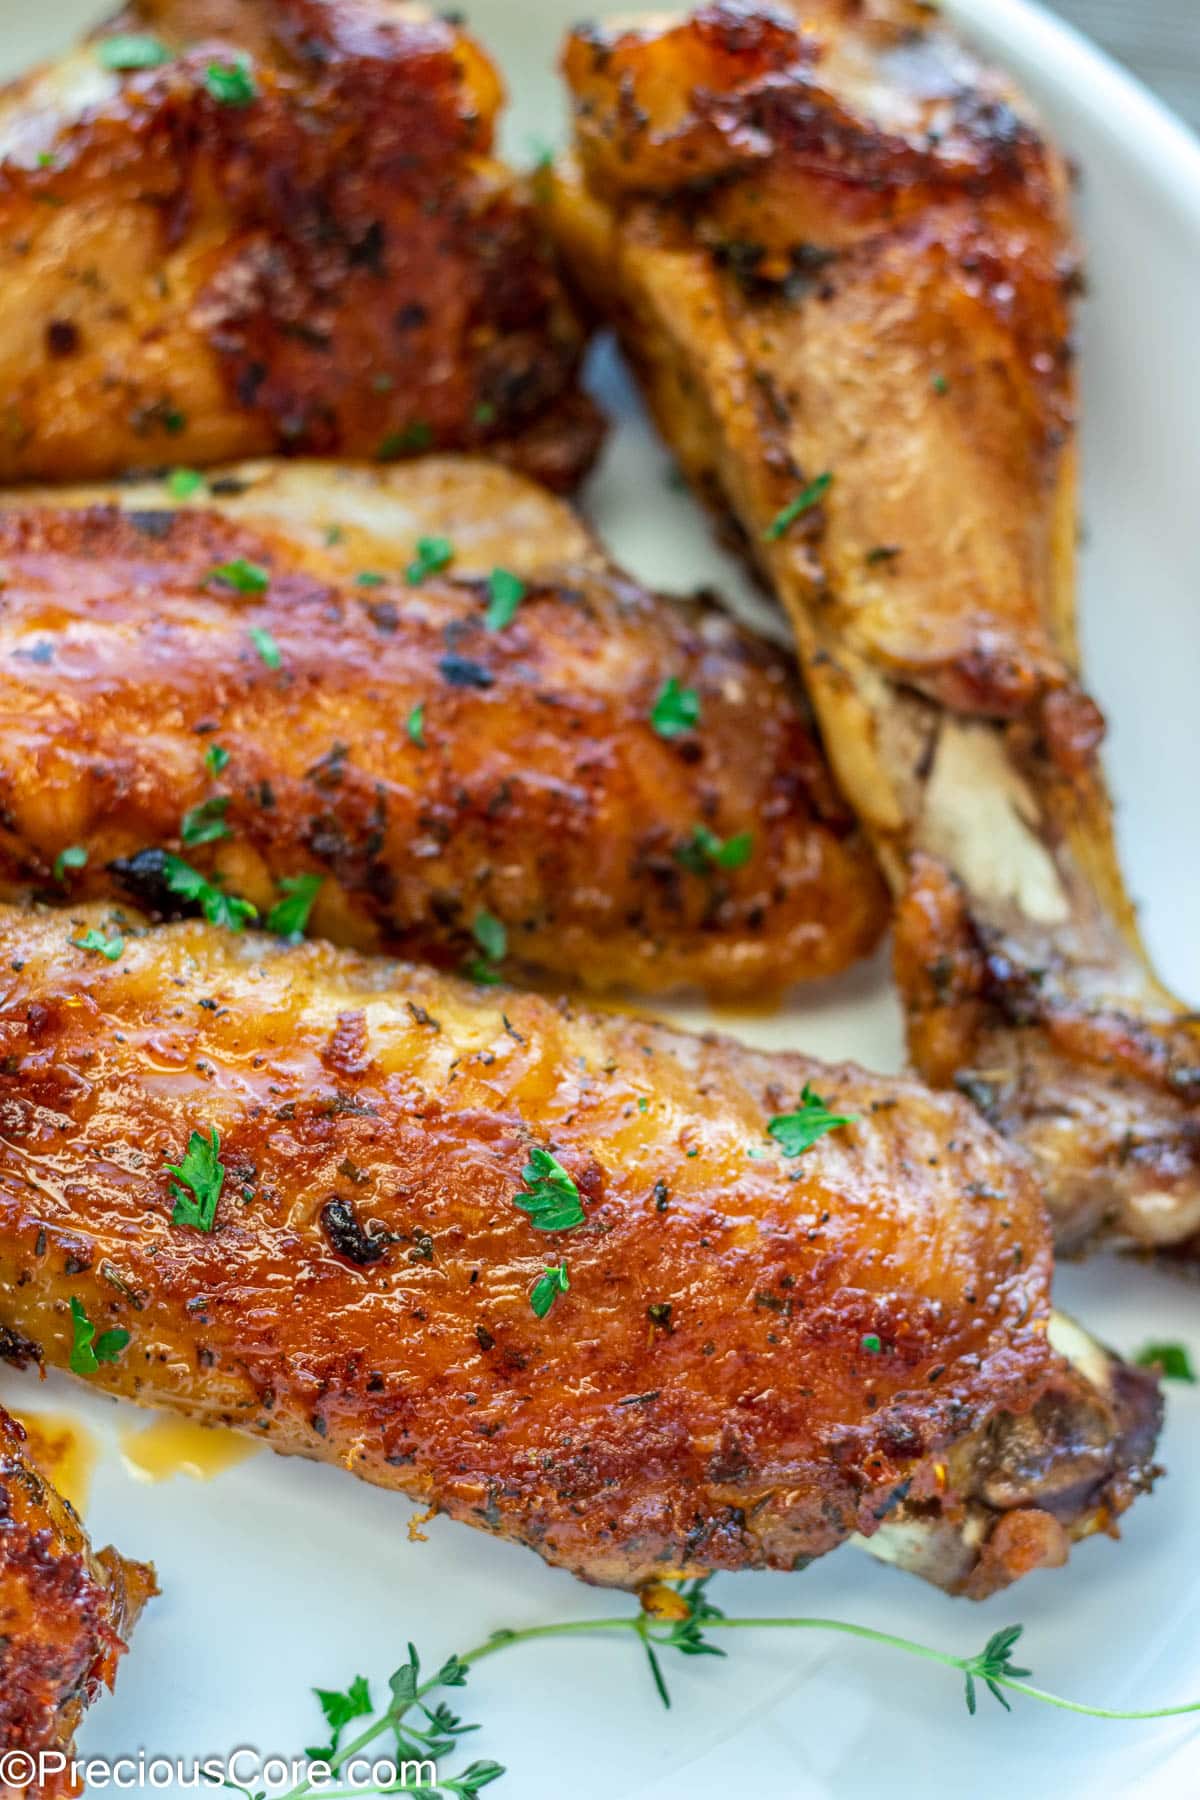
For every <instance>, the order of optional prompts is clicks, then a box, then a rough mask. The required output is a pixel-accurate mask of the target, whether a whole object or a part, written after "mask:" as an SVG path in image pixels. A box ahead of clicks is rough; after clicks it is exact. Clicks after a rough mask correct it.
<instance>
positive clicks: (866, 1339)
mask: <svg viewBox="0 0 1200 1800" xmlns="http://www.w3.org/2000/svg"><path fill="white" fill-rule="evenodd" d="M859 1348H860V1349H862V1350H864V1351H865V1352H866V1354H867V1355H868V1356H878V1355H879V1353H880V1351H881V1350H882V1349H883V1339H882V1338H881V1337H879V1336H878V1334H877V1333H876V1332H874V1331H864V1332H863V1334H862V1337H861V1338H860V1339H859Z"/></svg>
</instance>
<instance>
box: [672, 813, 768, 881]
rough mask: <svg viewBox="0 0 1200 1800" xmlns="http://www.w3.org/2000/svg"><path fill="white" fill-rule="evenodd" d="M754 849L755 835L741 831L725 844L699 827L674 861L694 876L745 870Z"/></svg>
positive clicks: (677, 852) (676, 851)
mask: <svg viewBox="0 0 1200 1800" xmlns="http://www.w3.org/2000/svg"><path fill="white" fill-rule="evenodd" d="M753 849H754V835H753V833H752V832H749V831H739V832H738V833H737V834H736V836H734V837H731V838H725V839H724V840H722V839H721V838H719V837H718V836H717V834H716V833H715V832H714V831H710V830H709V828H708V826H707V825H697V826H696V828H695V830H694V831H693V832H692V835H691V837H690V838H689V839H688V840H687V842H686V843H683V844H679V845H677V846H676V850H675V860H676V862H677V863H681V864H682V865H683V867H684V868H685V869H689V870H690V871H691V872H692V874H693V875H703V874H705V873H706V872H707V871H708V870H709V869H741V868H744V866H745V865H746V863H748V862H749V861H750V855H751V852H752V851H753Z"/></svg>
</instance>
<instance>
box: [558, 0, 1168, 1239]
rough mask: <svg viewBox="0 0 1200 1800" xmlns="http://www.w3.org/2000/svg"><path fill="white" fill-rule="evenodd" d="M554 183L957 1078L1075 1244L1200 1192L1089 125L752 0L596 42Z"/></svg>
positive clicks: (1158, 1215) (914, 36)
mask: <svg viewBox="0 0 1200 1800" xmlns="http://www.w3.org/2000/svg"><path fill="white" fill-rule="evenodd" d="M564 63H565V71H566V76H567V80H568V83H569V86H570V89H571V94H572V100H573V104H574V109H575V126H576V152H577V161H576V162H575V163H570V162H568V163H565V164H564V165H563V167H562V169H561V171H560V174H559V179H558V181H557V183H556V186H555V191H554V196H553V200H552V203H551V207H550V216H551V218H552V220H553V223H554V226H555V230H556V232H557V235H558V238H559V241H560V244H561V245H562V247H563V249H564V252H565V254H566V256H567V259H568V261H569V262H570V263H571V264H572V266H573V267H574V269H575V272H576V276H577V280H578V285H579V288H580V291H581V293H583V294H586V295H587V297H588V299H589V301H590V303H591V304H592V305H593V306H595V307H597V308H598V309H599V310H600V311H602V312H604V313H605V314H607V315H608V316H609V317H611V318H612V319H613V320H614V322H615V323H616V325H617V327H618V330H619V331H620V333H621V335H622V338H623V341H624V343H625V345H626V347H627V349H628V350H629V352H630V354H631V356H632V358H633V360H634V361H635V363H636V364H637V366H638V368H639V372H640V374H641V377H642V381H643V385H644V389H645V392H646V395H647V398H648V400H649V402H650V405H651V407H652V409H653V411H654V413H655V415H656V417H657V419H658V422H659V424H660V426H661V427H662V429H663V431H664V433H665V435H666V436H667V438H668V439H669V440H670V442H671V444H672V446H673V448H674V449H675V451H676V453H677V455H678V457H679V460H680V463H681V465H682V466H683V467H684V469H685V470H686V471H687V473H688V475H689V477H690V479H691V480H692V482H693V483H694V485H695V486H696V488H697V490H698V491H699V492H700V494H701V495H702V496H703V497H704V498H705V499H707V500H708V501H709V502H710V504H711V505H713V507H714V508H715V509H716V511H717V513H718V515H719V516H720V518H721V521H722V523H723V524H724V525H726V526H727V527H728V528H730V529H731V530H732V532H733V533H734V535H735V537H736V538H737V541H738V542H739V543H740V544H741V546H742V548H743V549H744V550H745V552H746V554H747V555H748V556H749V557H750V558H751V559H752V560H753V562H754V563H755V564H756V566H757V567H758V569H759V570H760V571H761V573H762V574H763V575H764V577H765V579H766V580H767V582H768V583H769V584H770V585H771V586H772V587H773V589H774V590H775V592H776V593H777V594H778V596H779V598H780V600H781V601H782V602H783V604H784V606H785V607H786V609H787V611H788V614H789V617H790V618H791V621H792V623H793V625H794V627H795V630H796V636H797V643H798V647H799V650H800V653H801V658H802V666H803V670H804V676H805V681H806V683H807V685H808V688H809V691H810V692H811V694H812V696H813V700H814V703H815V706H816V711H817V715H818V719H819V722H820V726H821V731H822V736H823V739H824V742H825V745H826V748H827V751H828V754H829V756H830V760H831V763H832V765H833V768H834V770H835V772H836V774H837V777H838V780H839V781H840V783H841V785H842V789H843V791H844V793H845V794H846V796H847V798H848V799H849V800H850V802H851V804H852V805H853V807H854V809H855V811H856V812H857V814H858V816H859V817H860V818H861V819H862V821H863V823H864V825H865V826H866V828H867V829H868V831H869V832H870V834H871V837H872V839H873V841H874V843H875V846H876V849H877V851H878V853H879V856H880V860H881V862H882V864H883V867H884V869H885V871H886V873H887V875H888V877H889V879H890V881H891V883H892V886H893V888H894V890H895V893H896V895H897V897H898V900H899V902H900V910H899V915H898V933H897V945H898V954H897V973H898V976H899V980H900V985H901V988H902V991H903V994H904V999H905V1004H906V1011H907V1014H908V1022H909V1042H910V1049H911V1052H912V1055H913V1058H914V1061H915V1063H916V1065H917V1067H918V1068H919V1069H920V1071H921V1073H922V1074H923V1075H924V1076H925V1077H926V1079H928V1080H931V1081H934V1082H937V1083H939V1084H946V1085H958V1086H959V1087H960V1088H961V1089H962V1091H964V1092H966V1093H967V1094H969V1095H970V1096H971V1097H972V1098H973V1099H974V1100H975V1101H976V1103H977V1104H979V1105H980V1106H982V1107H983V1108H984V1110H985V1111H986V1113H987V1116H988V1118H989V1119H990V1120H991V1121H992V1122H993V1123H994V1124H996V1125H997V1126H998V1127H999V1128H1000V1129H1001V1130H1002V1131H1004V1132H1005V1133H1007V1134H1009V1135H1011V1136H1012V1137H1013V1138H1014V1139H1015V1140H1016V1141H1018V1142H1019V1143H1021V1144H1022V1145H1024V1146H1025V1147H1026V1148H1027V1149H1029V1150H1030V1151H1031V1152H1032V1153H1033V1154H1034V1156H1035V1158H1036V1159H1037V1162H1038V1165H1039V1168H1040V1171H1041V1175H1042V1178H1043V1181H1044V1183H1045V1186H1046V1192H1047V1197H1048V1199H1049V1202H1050V1205H1051V1207H1052V1209H1053V1211H1054V1216H1055V1223H1056V1229H1057V1233H1058V1238H1059V1241H1060V1243H1062V1244H1064V1245H1069V1246H1075V1245H1078V1244H1080V1243H1081V1242H1083V1241H1085V1240H1087V1239H1089V1238H1091V1237H1094V1236H1096V1235H1098V1234H1102V1235H1108V1236H1111V1237H1113V1238H1116V1239H1118V1240H1120V1241H1125V1242H1134V1243H1140V1244H1159V1245H1161V1244H1171V1243H1178V1242H1180V1241H1182V1240H1184V1239H1186V1238H1187V1237H1189V1236H1190V1235H1191V1234H1192V1233H1194V1232H1195V1231H1196V1230H1197V1227H1198V1226H1200V1026H1198V1025H1197V1022H1196V1019H1195V1017H1194V1015H1191V1014H1189V1013H1188V1012H1187V1010H1186V1009H1185V1008H1184V1007H1182V1006H1181V1005H1180V1004H1179V1003H1178V1002H1176V1001H1175V1000H1174V999H1173V997H1172V996H1171V995H1170V994H1168V993H1166V992H1165V991H1164V989H1163V988H1162V986H1161V984H1160V983H1159V982H1158V980H1157V979H1156V977H1155V974H1154V971H1153V970H1152V969H1151V967H1150V964H1149V961H1148V959H1147V957H1146V955H1145V951H1144V949H1143V947H1142V945H1141V942H1140V939H1139V937H1138V931H1137V923H1136V919H1135V916H1134V910H1133V907H1132V904H1131V902H1130V900H1129V896H1128V894H1127V892H1126V890H1125V887H1124V884H1123V881H1122V877H1121V872H1120V869H1119V867H1118V863H1117V858H1116V852H1115V847H1114V841H1113V835H1112V828H1111V818H1110V805H1109V799H1108V795H1107V791H1106V788H1105V785H1104V777H1103V771H1102V769H1101V766H1100V762H1099V758H1098V746H1099V742H1100V738H1101V735H1102V732H1103V720H1102V718H1101V716H1100V714H1099V712H1098V710H1097V708H1096V707H1095V705H1094V703H1093V702H1092V701H1091V700H1090V698H1089V697H1088V696H1087V695H1086V693H1085V692H1084V691H1083V690H1082V688H1081V685H1080V677H1079V668H1078V655H1077V647H1076V632H1075V570H1074V540H1075V533H1076V480H1075V463H1076V455H1075V414H1076V384H1075V371H1074V363H1073V344H1072V328H1073V317H1072V299H1073V296H1074V294H1075V292H1076V290H1077V288H1078V284H1079V281H1078V274H1079V259H1078V253H1077V250H1076V246H1075V244H1074V242H1073V238H1072V234H1071V227H1070V221H1069V217H1068V186H1069V183H1068V175H1067V169H1066V165H1065V163H1064V160H1063V158H1062V157H1061V155H1060V154H1059V153H1058V151H1057V150H1056V149H1055V147H1054V145H1053V143H1052V142H1051V141H1050V139H1049V137H1048V136H1047V134H1046V133H1045V132H1044V131H1043V129H1042V128H1041V126H1040V124H1039V123H1038V121H1037V119H1036V117H1035V116H1034V115H1033V113H1032V111H1031V109H1030V108H1029V107H1028V105H1027V103H1026V102H1025V100H1024V99H1023V97H1022V96H1021V95H1020V94H1019V93H1017V92H1016V91H1015V90H1014V89H1013V87H1012V86H1011V84H1010V83H1009V82H1008V81H1007V80H1006V79H1005V78H1004V77H1003V76H1001V75H1000V74H998V73H997V72H996V71H995V70H993V69H989V68H988V67H986V66H985V65H984V64H982V63H981V62H980V61H979V60H978V59H977V58H976V57H975V56H973V55H972V54H971V52H970V51H969V50H968V49H967V48H966V47H965V46H964V45H963V44H962V42H961V41H960V40H959V39H958V38H957V37H956V36H955V35H954V34H953V32H952V31H951V30H950V29H949V28H948V27H947V26H946V25H945V24H944V23H943V22H942V21H941V19H940V18H939V17H938V16H937V13H936V10H935V9H933V8H930V7H926V6H921V5H917V4H912V3H911V0H807V3H806V4H805V5H804V6H803V7H800V6H795V7H793V6H789V5H786V4H770V5H768V4H755V3H753V0H724V3H721V0H718V3H717V4H712V5H706V6H701V7H698V8H697V9H696V10H695V11H694V12H693V13H691V14H690V15H689V16H687V17H680V16H672V17H659V16H654V17H649V18H647V19H645V20H641V21H639V20H636V19H635V20H630V19H627V18H619V19H617V20H615V21H614V22H613V23H612V24H611V25H609V26H606V25H599V26H584V27H580V28H579V29H578V30H577V31H576V32H574V33H573V34H572V35H571V37H570V38H569V40H568V43H567V47H566V51H565V57H564Z"/></svg>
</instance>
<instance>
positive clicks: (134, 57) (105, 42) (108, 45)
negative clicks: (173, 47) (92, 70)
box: [96, 31, 171, 71]
mask: <svg viewBox="0 0 1200 1800" xmlns="http://www.w3.org/2000/svg"><path fill="white" fill-rule="evenodd" d="M170 60H171V52H170V51H169V50H168V49H167V46H166V45H165V44H164V43H163V41H162V39H161V38H156V37H154V36H153V35H152V34H151V33H150V32H148V31H147V32H140V31H139V32H130V33H127V34H125V33H119V34H118V35H117V36H116V37H108V38H101V40H100V42H99V43H98V44H97V45H96V61H97V62H98V63H99V64H100V66H101V68H104V69H113V70H118V71H119V70H122V69H157V68H159V67H160V66H161V65H162V64H163V63H165V62H170Z"/></svg>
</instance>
